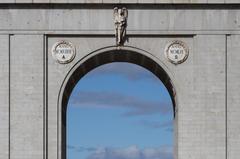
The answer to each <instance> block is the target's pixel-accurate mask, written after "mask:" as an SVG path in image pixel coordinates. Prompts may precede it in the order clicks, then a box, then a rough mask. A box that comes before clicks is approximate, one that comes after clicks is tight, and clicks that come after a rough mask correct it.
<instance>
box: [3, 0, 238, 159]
mask: <svg viewBox="0 0 240 159" xmlns="http://www.w3.org/2000/svg"><path fill="white" fill-rule="evenodd" d="M5 2H9V3H16V4H4V5H0V61H1V62H0V88H1V89H0V158H1V159H23V158H24V159H33V158H34V159H62V152H61V151H62V148H61V146H62V145H61V144H62V138H61V135H62V129H61V128H62V120H61V118H60V117H61V113H62V105H61V100H60V99H61V91H62V90H63V86H64V82H65V81H66V80H67V78H68V77H70V76H71V71H73V70H74V69H76V68H75V67H74V66H75V65H77V64H78V63H79V62H84V60H85V58H84V57H86V55H89V56H91V55H92V56H93V55H97V54H99V53H101V50H102V51H104V49H106V48H111V49H112V50H114V48H115V46H116V43H115V36H114V23H113V8H114V7H115V3H114V2H113V1H109V2H110V4H102V3H107V2H106V1H105V0H104V1H101V2H99V3H101V4H81V5H79V4H74V5H71V4H68V5H66V4H51V5H49V4H42V5H35V4H17V3H18V2H23V1H11V2H10V1H7V0H6V1H5ZM24 2H26V3H27V1H24ZM31 2H32V1H31ZM35 2H38V1H33V3H35ZM40 2H43V1H39V3H40ZM44 2H46V3H49V1H48V0H47V1H44ZM59 2H60V1H59ZM61 2H62V3H64V2H65V1H61ZM71 2H73V1H69V3H71ZM89 2H90V1H89ZM94 2H95V1H94ZM122 2H123V1H122ZM127 2H129V1H126V3H125V4H124V7H127V8H128V27H127V37H128V41H127V42H125V45H124V46H123V47H122V49H123V50H124V49H125V50H129V49H130V50H131V49H133V50H134V51H135V52H137V53H139V54H141V55H144V56H148V57H150V58H151V59H152V60H153V61H156V62H157V64H158V65H159V66H161V67H162V68H163V69H164V70H165V71H166V73H167V74H168V76H169V77H170V80H171V82H172V84H173V86H174V91H175V93H176V94H175V99H174V100H175V102H176V104H175V106H176V117H175V135H176V136H175V142H176V145H175V150H176V151H175V156H176V159H202V158H207V159H238V158H239V156H240V135H239V134H240V122H239V119H238V118H239V116H240V107H239V105H240V98H239V94H240V89H239V86H240V82H239V81H240V80H239V78H240V71H239V69H240V64H239V60H240V59H239V57H240V56H239V49H240V42H239V41H240V30H239V24H240V19H239V17H240V6H239V5H231V4H226V5H224V4H217V5H213V4H212V5H205V4H199V5H197V4H195V5H192V4H190V5H189V4H188V5H182V4H181V5H173V4H172V3H173V2H171V3H169V4H165V5H157V4H156V5H151V4H145V3H146V1H142V2H143V3H141V4H136V5H133V3H132V4H127ZM136 2H138V1H136ZM196 2H201V1H196ZM217 2H219V3H228V1H224V2H220V1H217ZM231 2H234V1H231ZM50 3H55V1H51V2H50ZM79 3H80V2H79ZM84 3H88V1H84ZM96 3H98V1H96ZM116 3H117V2H116ZM139 3H140V1H139ZM152 3H160V1H154V2H152ZM174 3H175V1H174ZM176 3H177V1H176ZM192 3H195V1H194V2H192ZM202 3H205V2H202ZM206 3H207V2H206ZM209 3H210V1H209ZM211 3H213V2H211ZM229 3H230V1H229ZM62 40H65V41H68V42H70V43H71V44H72V45H73V46H74V47H75V48H76V50H75V51H76V56H75V58H74V59H72V61H70V62H69V63H67V64H60V63H59V62H57V61H56V60H55V59H54V58H53V57H52V47H53V46H54V44H56V42H59V41H62ZM175 40H178V41H182V42H184V44H185V45H186V46H187V48H188V51H189V55H188V57H187V59H186V61H184V62H183V63H181V64H173V63H171V62H170V61H169V60H168V59H167V58H166V57H165V49H166V46H167V45H168V44H169V42H172V41H175ZM115 49H117V48H115Z"/></svg>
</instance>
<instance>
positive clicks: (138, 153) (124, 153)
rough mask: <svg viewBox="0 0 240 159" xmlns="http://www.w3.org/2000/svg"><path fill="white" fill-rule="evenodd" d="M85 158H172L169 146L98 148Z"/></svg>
mask: <svg viewBox="0 0 240 159" xmlns="http://www.w3.org/2000/svg"><path fill="white" fill-rule="evenodd" d="M87 159H173V152H172V148H171V147H159V148H145V149H139V148H138V147H137V146H130V147H127V148H98V149H97V150H96V151H95V152H93V153H92V154H90V155H89V156H88V157H87Z"/></svg>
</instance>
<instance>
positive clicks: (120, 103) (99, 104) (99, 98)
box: [70, 91, 173, 116]
mask: <svg viewBox="0 0 240 159" xmlns="http://www.w3.org/2000/svg"><path fill="white" fill-rule="evenodd" d="M70 103H71V105H73V106H77V107H95V108H113V107H117V108H125V109H126V111H125V113H124V114H123V115H124V116H139V115H152V114H162V115H166V114H169V113H172V109H173V108H172V104H171V103H167V102H164V101H148V100H146V99H141V98H136V97H134V96H128V95H123V94H120V93H115V92H87V91H78V92H77V93H76V94H74V96H73V97H71V101H70Z"/></svg>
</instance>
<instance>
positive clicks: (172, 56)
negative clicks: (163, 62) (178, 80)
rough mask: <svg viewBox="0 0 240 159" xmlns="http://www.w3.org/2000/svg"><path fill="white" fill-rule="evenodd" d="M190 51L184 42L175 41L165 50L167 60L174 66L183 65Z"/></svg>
mask: <svg viewBox="0 0 240 159" xmlns="http://www.w3.org/2000/svg"><path fill="white" fill-rule="evenodd" d="M188 54H189V51H188V48H187V46H186V44H185V43H184V42H182V41H179V40H175V41H173V42H171V43H170V44H168V45H167V46H166V48H165V56H166V58H167V59H168V60H169V61H170V62H172V63H173V64H180V63H183V62H184V61H185V60H186V59H187V57H188Z"/></svg>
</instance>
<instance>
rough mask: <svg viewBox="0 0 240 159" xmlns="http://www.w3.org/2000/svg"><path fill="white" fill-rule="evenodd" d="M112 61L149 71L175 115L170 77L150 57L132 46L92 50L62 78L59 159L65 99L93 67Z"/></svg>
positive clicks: (63, 153) (63, 140) (63, 138)
mask: <svg viewBox="0 0 240 159" xmlns="http://www.w3.org/2000/svg"><path fill="white" fill-rule="evenodd" d="M112 62H128V63H133V64H137V65H139V66H142V67H144V68H146V69H147V70H149V71H150V72H152V73H153V74H154V75H155V76H157V77H158V78H159V80H161V81H162V83H163V84H164V85H165V87H166V88H167V90H168V92H169V94H170V97H171V100H172V105H173V112H174V114H173V116H174V118H175V116H176V105H177V97H176V91H175V87H174V85H173V82H172V79H173V76H172V74H171V73H170V71H168V69H167V67H166V66H165V65H164V64H163V63H162V62H161V61H160V60H159V59H158V58H157V57H155V56H153V55H152V54H150V53H148V52H146V51H144V50H142V49H138V48H134V47H126V46H125V47H121V48H118V47H106V48H102V49H99V50H96V51H94V52H92V53H90V54H88V55H87V56H85V57H84V58H82V59H81V60H79V61H78V62H77V63H76V64H75V65H74V66H73V67H72V68H71V70H70V71H69V72H68V74H67V76H66V77H65V79H64V81H63V83H62V86H61V89H60V93H59V96H58V108H60V109H59V115H58V121H59V123H58V127H59V131H60V132H61V133H60V136H59V139H60V141H61V143H59V144H58V145H59V150H60V155H61V156H62V157H61V158H62V159H66V114H67V105H68V100H69V97H70V95H71V93H72V90H73V88H74V87H75V85H76V84H77V83H78V81H79V80H80V79H81V78H82V77H83V76H84V75H86V74H87V73H88V72H89V71H91V70H93V69H94V68H96V67H98V66H101V65H104V64H107V63H112Z"/></svg>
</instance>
